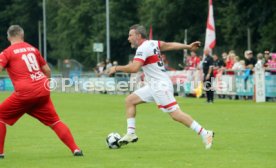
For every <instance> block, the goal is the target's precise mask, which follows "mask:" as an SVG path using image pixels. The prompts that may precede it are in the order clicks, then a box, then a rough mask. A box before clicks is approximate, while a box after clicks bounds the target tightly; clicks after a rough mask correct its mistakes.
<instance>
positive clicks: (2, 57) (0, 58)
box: [0, 51, 9, 68]
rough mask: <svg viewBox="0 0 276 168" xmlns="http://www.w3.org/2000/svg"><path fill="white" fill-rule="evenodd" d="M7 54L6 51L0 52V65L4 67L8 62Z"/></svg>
mask: <svg viewBox="0 0 276 168" xmlns="http://www.w3.org/2000/svg"><path fill="white" fill-rule="evenodd" d="M8 61H9V60H8V56H7V53H6V52H5V51H3V52H1V53H0V65H1V66H2V67H3V68H5V67H6V66H7V64H8Z"/></svg>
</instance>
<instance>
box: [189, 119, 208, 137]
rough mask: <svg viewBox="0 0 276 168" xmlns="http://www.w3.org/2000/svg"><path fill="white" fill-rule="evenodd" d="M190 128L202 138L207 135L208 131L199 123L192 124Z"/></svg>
mask: <svg viewBox="0 0 276 168" xmlns="http://www.w3.org/2000/svg"><path fill="white" fill-rule="evenodd" d="M190 128H191V129H192V130H194V131H195V132H196V133H197V134H198V135H201V137H204V136H205V135H207V131H206V129H204V128H203V127H202V126H201V125H200V124H198V122H196V121H195V120H194V121H193V122H192V124H191V126H190Z"/></svg>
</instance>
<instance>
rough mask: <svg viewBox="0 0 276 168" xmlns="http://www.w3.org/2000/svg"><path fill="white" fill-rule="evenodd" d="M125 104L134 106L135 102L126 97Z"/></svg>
mask: <svg viewBox="0 0 276 168" xmlns="http://www.w3.org/2000/svg"><path fill="white" fill-rule="evenodd" d="M125 103H126V105H132V104H133V101H132V99H131V97H130V96H127V97H126V99H125Z"/></svg>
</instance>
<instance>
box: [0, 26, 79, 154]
mask: <svg viewBox="0 0 276 168" xmlns="http://www.w3.org/2000/svg"><path fill="white" fill-rule="evenodd" d="M7 35H8V40H9V41H10V43H11V45H10V46H9V47H8V48H7V49H5V50H4V51H3V52H2V53H0V72H1V71H2V70H3V68H5V69H6V70H7V72H8V74H9V76H10V78H11V81H12V83H13V86H14V88H15V91H14V92H13V93H12V94H11V95H10V96H9V97H8V98H7V99H6V100H4V102H2V103H1V104H0V158H4V142H5V136H6V125H10V126H12V125H13V124H15V123H16V121H17V120H18V119H19V118H20V117H22V115H23V114H25V113H27V114H29V115H30V116H32V117H34V118H36V119H38V120H39V121H40V122H42V123H43V124H45V125H46V126H49V127H50V128H51V129H52V130H53V131H54V132H55V133H56V134H57V136H58V137H59V138H60V140H61V141H62V142H63V143H64V144H65V145H66V146H67V147H68V148H69V149H70V150H71V151H72V153H73V155H74V156H83V153H82V151H81V150H80V148H79V147H78V146H77V145H76V143H75V141H74V138H73V136H72V134H71V132H70V130H69V128H68V127H67V126H66V125H65V124H64V123H63V122H62V121H61V120H60V118H59V116H58V114H57V113H56V110H55V108H54V105H53V103H52V101H51V98H50V91H49V88H48V85H47V83H48V80H49V78H50V77H51V70H50V68H49V66H48V65H47V63H46V62H45V60H44V59H43V58H42V56H41V55H40V53H39V51H38V50H37V49H36V48H35V47H33V46H32V45H30V44H28V43H26V42H24V30H23V29H22V28H21V27H20V26H19V25H12V26H10V27H9V29H8V31H7Z"/></svg>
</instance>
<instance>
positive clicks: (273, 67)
mask: <svg viewBox="0 0 276 168" xmlns="http://www.w3.org/2000/svg"><path fill="white" fill-rule="evenodd" d="M271 57H272V60H270V61H269V62H268V67H267V69H270V72H271V74H272V75H276V53H272V54H271Z"/></svg>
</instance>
